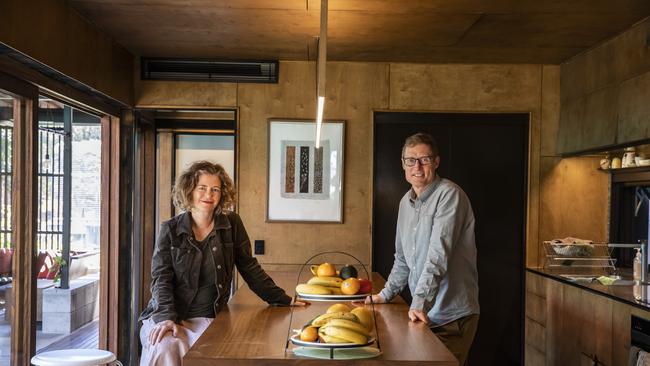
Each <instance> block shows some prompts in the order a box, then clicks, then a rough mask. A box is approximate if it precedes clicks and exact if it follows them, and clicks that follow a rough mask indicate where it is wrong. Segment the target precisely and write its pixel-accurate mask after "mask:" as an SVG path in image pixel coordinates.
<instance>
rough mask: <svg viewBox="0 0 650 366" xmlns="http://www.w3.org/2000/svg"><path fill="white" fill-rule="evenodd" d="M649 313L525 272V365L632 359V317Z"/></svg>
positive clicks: (613, 362) (615, 362)
mask: <svg viewBox="0 0 650 366" xmlns="http://www.w3.org/2000/svg"><path fill="white" fill-rule="evenodd" d="M632 314H634V315H637V316H640V317H643V318H646V319H650V312H648V311H645V310H643V309H640V308H638V307H635V306H632V305H629V304H626V303H624V302H621V301H617V300H613V299H611V298H608V297H606V296H604V295H600V294H597V293H594V292H591V291H588V290H585V289H583V288H579V287H576V286H572V285H568V284H565V283H562V282H560V281H557V280H554V279H550V278H546V277H543V276H540V275H537V274H534V273H531V272H527V273H526V339H525V352H526V353H525V355H524V359H525V364H526V365H529V366H533V365H534V366H538V365H548V366H551V365H593V364H594V359H596V358H597V359H598V361H599V362H600V363H601V364H602V365H607V366H610V365H625V364H627V357H628V352H629V349H630V318H631V315H632Z"/></svg>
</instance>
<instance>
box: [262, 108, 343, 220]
mask: <svg viewBox="0 0 650 366" xmlns="http://www.w3.org/2000/svg"><path fill="white" fill-rule="evenodd" d="M315 140H316V122H314V121H313V120H311V121H310V120H292V119H269V123H268V165H267V205H266V221H267V222H311V223H318V222H321V223H343V177H344V161H345V154H344V153H345V121H323V124H322V128H321V139H320V142H321V144H320V145H321V146H320V147H319V149H318V150H317V149H316V148H315ZM328 167H329V169H327V168H328Z"/></svg>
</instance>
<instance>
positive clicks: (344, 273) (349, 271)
mask: <svg viewBox="0 0 650 366" xmlns="http://www.w3.org/2000/svg"><path fill="white" fill-rule="evenodd" d="M358 274H359V273H357V269H356V268H354V267H353V266H350V265H347V264H346V265H345V266H343V268H341V271H340V273H339V275H340V276H341V278H342V279H344V280H347V279H348V278H352V277H354V278H356V277H357V275H358Z"/></svg>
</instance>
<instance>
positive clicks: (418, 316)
mask: <svg viewBox="0 0 650 366" xmlns="http://www.w3.org/2000/svg"><path fill="white" fill-rule="evenodd" d="M409 319H411V321H412V322H423V323H424V324H429V317H428V316H427V314H425V313H424V311H422V310H416V309H411V310H409Z"/></svg>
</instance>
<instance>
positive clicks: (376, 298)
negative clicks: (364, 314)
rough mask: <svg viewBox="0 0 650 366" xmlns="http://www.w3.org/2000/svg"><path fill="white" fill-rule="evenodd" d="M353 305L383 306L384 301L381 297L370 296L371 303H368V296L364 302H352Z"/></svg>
mask: <svg viewBox="0 0 650 366" xmlns="http://www.w3.org/2000/svg"><path fill="white" fill-rule="evenodd" d="M352 303H353V304H354V305H364V304H371V303H375V304H385V303H386V299H384V298H383V297H382V296H381V295H379V294H377V295H372V301H370V296H368V297H366V298H365V300H364V301H352Z"/></svg>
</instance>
